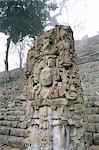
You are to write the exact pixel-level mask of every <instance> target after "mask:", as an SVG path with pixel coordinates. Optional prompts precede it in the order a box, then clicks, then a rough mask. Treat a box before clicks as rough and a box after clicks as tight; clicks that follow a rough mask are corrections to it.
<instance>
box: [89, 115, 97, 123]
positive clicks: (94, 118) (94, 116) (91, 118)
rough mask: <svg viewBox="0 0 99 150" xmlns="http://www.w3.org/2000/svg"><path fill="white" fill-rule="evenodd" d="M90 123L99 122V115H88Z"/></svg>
mask: <svg viewBox="0 0 99 150" xmlns="http://www.w3.org/2000/svg"><path fill="white" fill-rule="evenodd" d="M88 122H89V123H99V115H98V114H97V115H89V116H88Z"/></svg>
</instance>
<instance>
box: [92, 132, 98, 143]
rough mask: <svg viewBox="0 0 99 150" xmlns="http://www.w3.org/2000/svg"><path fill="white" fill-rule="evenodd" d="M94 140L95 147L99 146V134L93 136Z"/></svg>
mask: <svg viewBox="0 0 99 150" xmlns="http://www.w3.org/2000/svg"><path fill="white" fill-rule="evenodd" d="M93 140H94V144H95V145H99V133H95V134H93Z"/></svg>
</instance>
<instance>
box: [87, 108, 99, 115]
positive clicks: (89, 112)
mask: <svg viewBox="0 0 99 150" xmlns="http://www.w3.org/2000/svg"><path fill="white" fill-rule="evenodd" d="M98 112H99V110H98V108H97V107H91V108H86V114H88V115H93V114H98Z"/></svg>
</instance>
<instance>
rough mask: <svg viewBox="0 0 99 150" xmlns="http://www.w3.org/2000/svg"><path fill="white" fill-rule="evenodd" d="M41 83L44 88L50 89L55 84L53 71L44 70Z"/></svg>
mask: <svg viewBox="0 0 99 150" xmlns="http://www.w3.org/2000/svg"><path fill="white" fill-rule="evenodd" d="M40 82H41V84H42V86H45V87H49V86H51V85H52V83H53V75H52V71H51V69H50V68H49V67H46V68H44V69H43V70H42V71H41V74H40Z"/></svg>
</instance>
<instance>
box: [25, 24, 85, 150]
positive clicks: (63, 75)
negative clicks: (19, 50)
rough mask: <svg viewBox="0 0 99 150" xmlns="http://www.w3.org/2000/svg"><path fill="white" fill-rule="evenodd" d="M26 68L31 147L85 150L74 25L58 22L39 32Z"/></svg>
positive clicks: (45, 149)
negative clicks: (71, 26) (51, 27)
mask: <svg viewBox="0 0 99 150" xmlns="http://www.w3.org/2000/svg"><path fill="white" fill-rule="evenodd" d="M25 72H26V85H25V95H26V97H27V99H28V101H29V107H28V108H29V109H30V106H31V109H32V111H31V115H30V116H31V119H30V120H31V125H30V136H29V143H30V145H29V148H28V149H29V150H30V149H32V150H84V142H83V132H82V131H83V111H82V106H83V98H82V94H81V87H80V79H79V75H78V67H77V64H76V58H75V53H74V40H73V33H72V30H71V28H70V27H69V26H56V27H55V28H54V29H52V30H50V31H47V32H46V33H43V34H42V35H40V36H39V37H38V38H37V39H36V41H35V45H34V47H33V48H32V49H31V50H30V51H29V52H28V57H27V66H26V71H25ZM78 106H79V107H78ZM79 108H81V110H80V111H79Z"/></svg>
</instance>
